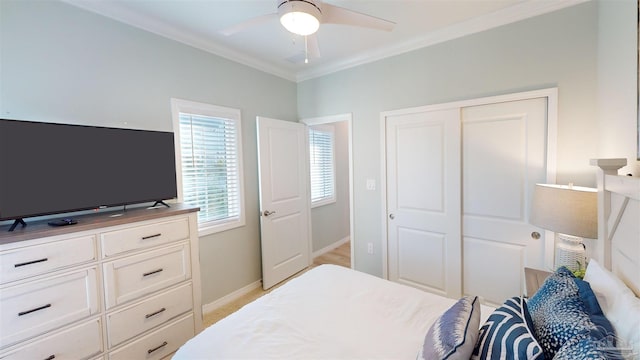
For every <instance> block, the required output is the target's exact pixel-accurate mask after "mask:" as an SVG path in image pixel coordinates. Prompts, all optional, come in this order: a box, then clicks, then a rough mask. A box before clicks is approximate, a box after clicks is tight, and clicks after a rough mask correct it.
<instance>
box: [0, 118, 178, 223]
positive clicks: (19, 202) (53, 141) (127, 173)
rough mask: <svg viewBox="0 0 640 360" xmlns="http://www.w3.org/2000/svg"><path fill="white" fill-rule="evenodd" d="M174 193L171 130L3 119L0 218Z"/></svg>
mask: <svg viewBox="0 0 640 360" xmlns="http://www.w3.org/2000/svg"><path fill="white" fill-rule="evenodd" d="M176 196H177V188H176V166H175V148H174V140H173V133H172V132H161V131H146V130H131V129H117V128H106V127H93V126H81V125H65V124H52V123H43V122H31V121H18V120H6V119H0V220H9V219H20V218H26V217H31V216H39V215H49V214H55V213H63V212H70V211H78V210H86V209H93V208H98V207H102V206H107V207H108V206H118V205H127V204H135V203H144V202H151V201H158V200H167V199H173V198H175V197H176Z"/></svg>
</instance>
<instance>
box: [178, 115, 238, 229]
mask: <svg viewBox="0 0 640 360" xmlns="http://www.w3.org/2000/svg"><path fill="white" fill-rule="evenodd" d="M179 121H180V149H181V160H182V188H183V201H184V202H185V203H188V204H191V205H195V206H199V207H200V211H199V212H198V222H199V224H200V225H201V226H203V225H204V226H207V225H215V224H218V223H223V222H227V221H236V220H238V218H239V217H240V211H241V206H240V178H239V176H240V174H239V166H238V140H237V139H238V126H237V124H236V121H235V120H233V119H223V118H217V117H209V116H203V115H197V114H187V113H180V115H179Z"/></svg>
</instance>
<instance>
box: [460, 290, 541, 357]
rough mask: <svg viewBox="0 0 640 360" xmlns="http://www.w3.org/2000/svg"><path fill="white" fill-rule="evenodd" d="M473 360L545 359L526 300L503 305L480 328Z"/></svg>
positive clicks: (507, 302)
mask: <svg viewBox="0 0 640 360" xmlns="http://www.w3.org/2000/svg"><path fill="white" fill-rule="evenodd" d="M471 358H472V359H538V360H543V359H544V353H543V352H542V348H541V347H540V345H539V344H538V342H537V341H536V339H535V336H534V334H533V324H532V323H531V317H530V316H529V311H528V310H527V303H526V302H525V301H524V299H523V298H519V297H513V298H511V299H508V300H507V301H505V302H504V304H503V305H502V306H501V307H499V308H497V309H496V310H495V311H494V312H493V313H492V314H491V315H490V316H489V318H488V319H487V322H485V323H484V325H482V327H481V328H480V335H479V337H478V342H477V343H476V347H475V348H474V349H473V356H472V357H471Z"/></svg>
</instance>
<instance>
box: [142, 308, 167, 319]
mask: <svg viewBox="0 0 640 360" xmlns="http://www.w3.org/2000/svg"><path fill="white" fill-rule="evenodd" d="M166 310H167V309H165V308H162V309H160V310H158V311H156V312H152V313H151V314H147V315H145V316H144V318H145V319H148V318H150V317H152V316H156V315H158V314H160V313H161V312H164V311H166Z"/></svg>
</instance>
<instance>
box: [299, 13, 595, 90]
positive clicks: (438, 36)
mask: <svg viewBox="0 0 640 360" xmlns="http://www.w3.org/2000/svg"><path fill="white" fill-rule="evenodd" d="M587 1H591V0H557V1H537V0H528V1H524V2H521V3H519V4H517V5H513V6H510V7H507V8H504V9H501V10H499V11H496V12H493V13H490V14H486V15H484V16H481V17H477V18H473V19H470V20H467V21H464V22H461V23H458V24H454V25H451V26H448V27H445V28H442V29H440V30H437V31H434V32H431V33H429V34H426V35H425V36H422V37H418V38H414V39H411V40H409V41H405V42H403V43H398V44H395V45H393V46H390V47H384V48H380V49H376V50H372V51H369V52H366V53H361V54H359V55H358V56H354V57H351V58H348V59H345V60H343V61H337V62H333V63H331V64H327V65H325V66H321V67H317V68H314V69H310V70H303V71H300V72H298V73H297V75H296V82H301V81H305V80H310V79H313V78H317V77H321V76H324V75H329V74H331V73H335V72H338V71H341V70H346V69H349V68H352V67H356V66H359V65H364V64H367V63H371V62H374V61H378V60H382V59H385V58H388V57H391V56H396V55H400V54H404V53H407V52H410V51H414V50H418V49H421V48H424V47H428V46H432V45H436V44H439V43H442V42H445V41H449V40H453V39H456V38H460V37H463V36H467V35H471V34H475V33H478V32H481V31H485V30H489V29H493V28H496V27H500V26H502V25H507V24H511V23H514V22H518V21H521V20H525V19H528V18H531V17H534V16H538V15H542V14H546V13H550V12H553V11H557V10H560V9H564V8H567V7H570V6H574V5H578V4H582V3H585V2H587Z"/></svg>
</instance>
